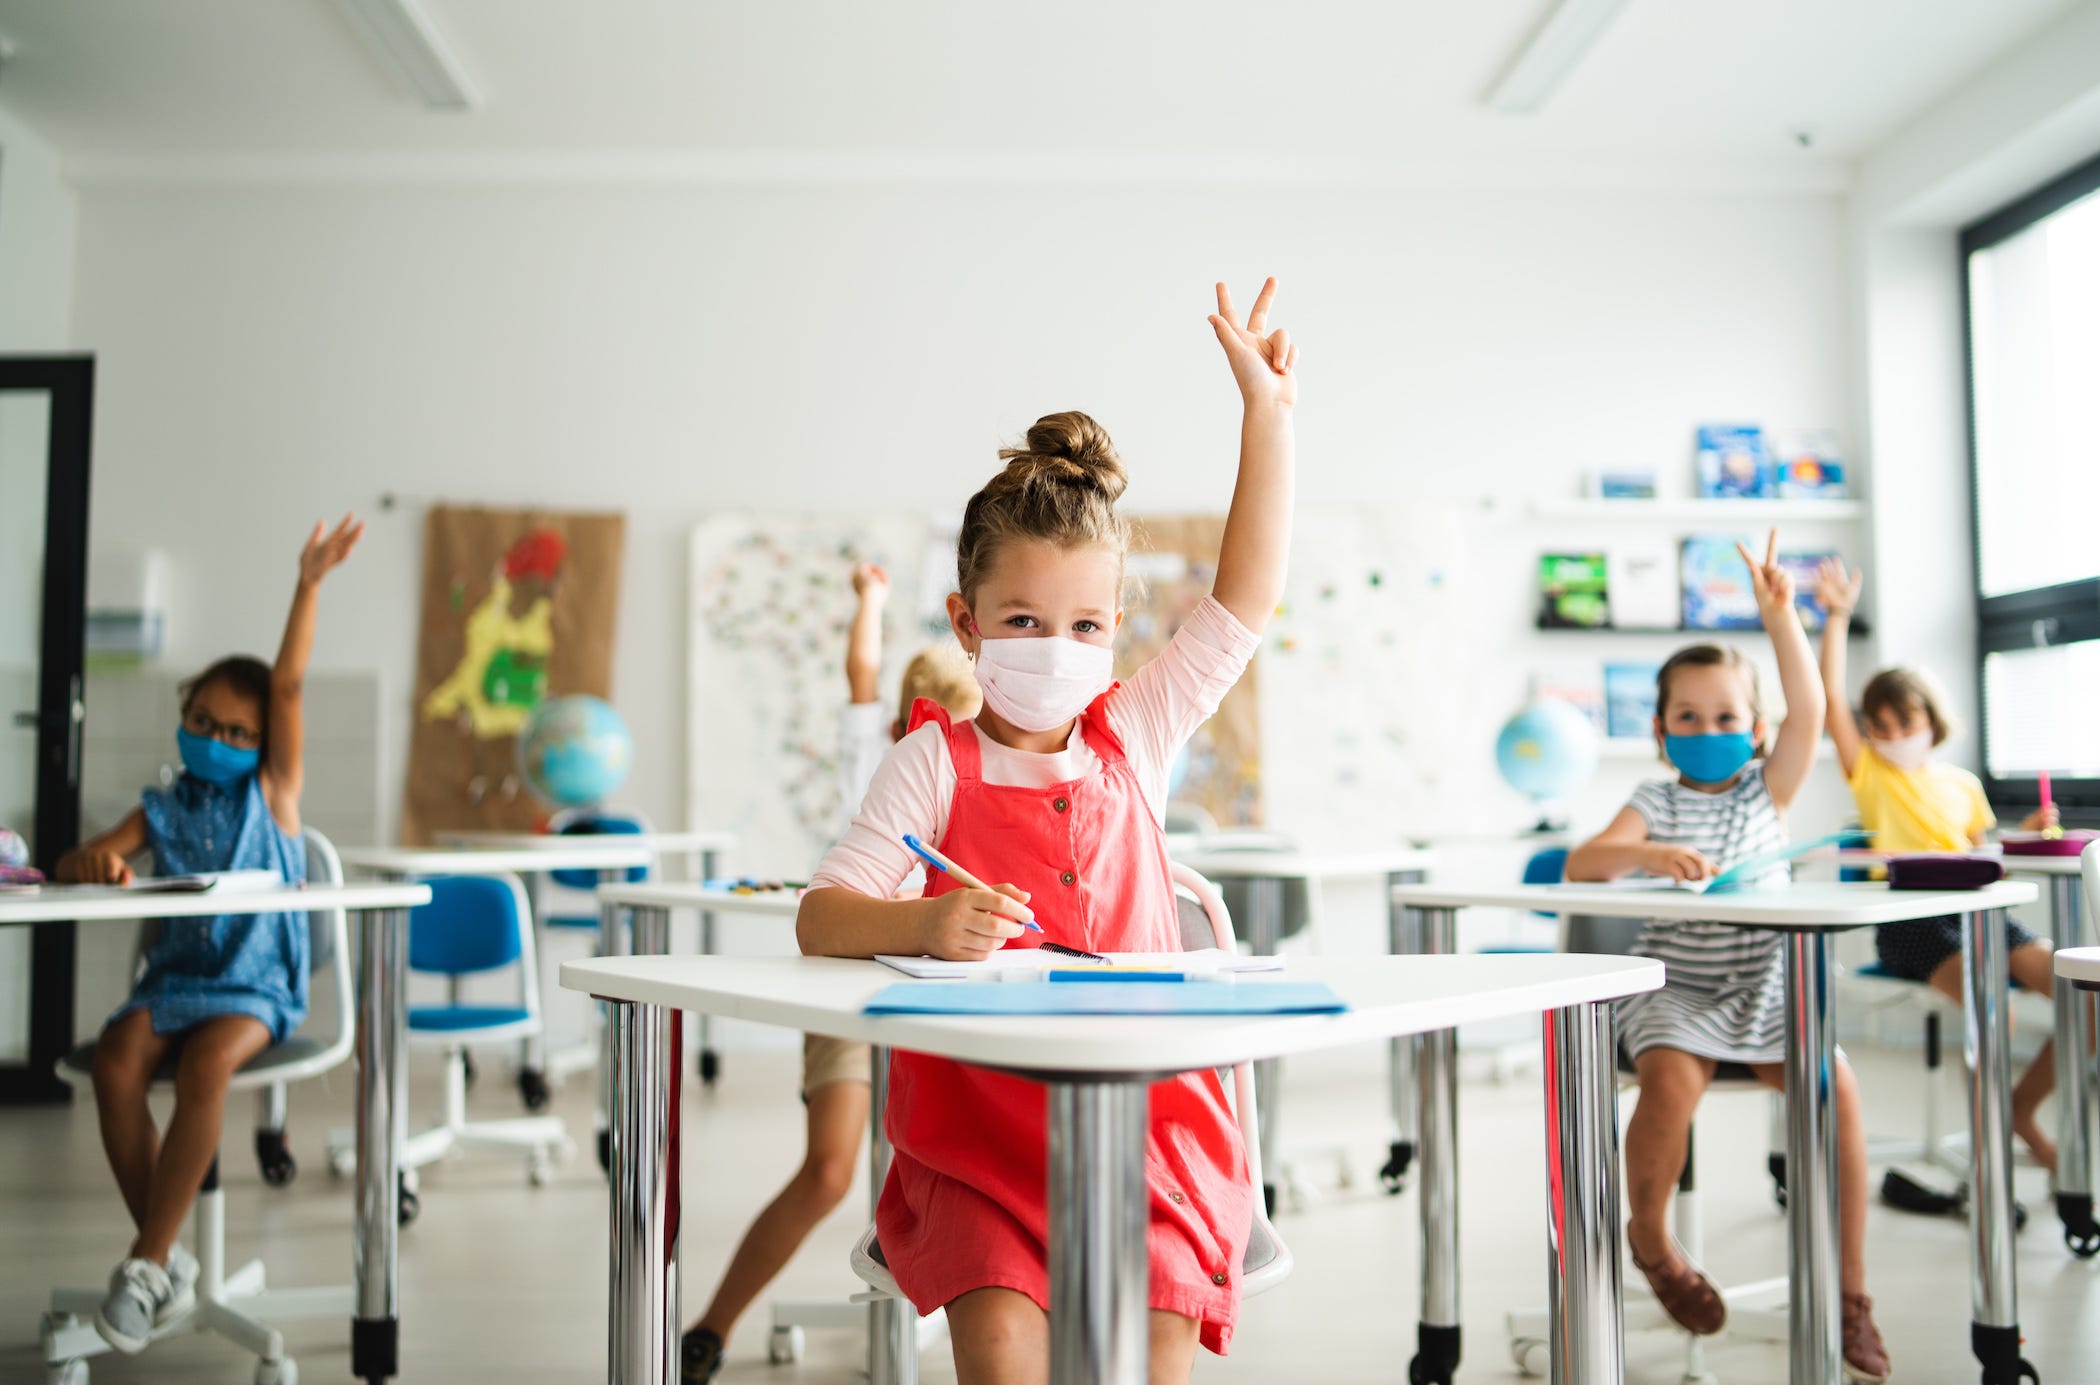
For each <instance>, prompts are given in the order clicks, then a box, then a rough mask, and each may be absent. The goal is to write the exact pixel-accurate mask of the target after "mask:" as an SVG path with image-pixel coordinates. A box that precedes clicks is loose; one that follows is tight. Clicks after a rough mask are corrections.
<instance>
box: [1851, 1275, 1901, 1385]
mask: <svg viewBox="0 0 2100 1385" xmlns="http://www.w3.org/2000/svg"><path fill="white" fill-rule="evenodd" d="M1840 1302H1841V1307H1842V1308H1843V1310H1844V1322H1843V1332H1844V1337H1845V1379H1847V1380H1849V1381H1851V1382H1852V1385H1882V1382H1883V1381H1885V1380H1887V1379H1888V1378H1889V1353H1888V1348H1887V1347H1884V1346H1883V1345H1882V1344H1881V1329H1880V1328H1878V1327H1876V1326H1874V1300H1873V1299H1871V1298H1868V1297H1867V1296H1866V1295H1865V1294H1846V1295H1844V1296H1843V1298H1842V1300H1841V1301H1840Z"/></svg>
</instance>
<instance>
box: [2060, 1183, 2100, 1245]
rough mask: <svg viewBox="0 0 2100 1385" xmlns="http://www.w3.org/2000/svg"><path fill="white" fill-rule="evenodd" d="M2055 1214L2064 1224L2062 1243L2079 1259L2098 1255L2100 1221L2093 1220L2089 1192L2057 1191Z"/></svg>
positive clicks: (2091, 1198) (2091, 1200)
mask: <svg viewBox="0 0 2100 1385" xmlns="http://www.w3.org/2000/svg"><path fill="white" fill-rule="evenodd" d="M2056 1215H2057V1217H2058V1218H2059V1219H2060V1220H2061V1221H2062V1222H2063V1224H2064V1245H2065V1246H2066V1247H2067V1248H2068V1249H2069V1250H2070V1252H2071V1253H2072V1254H2073V1255H2075V1256H2077V1257H2078V1258H2079V1259H2081V1260H2090V1259H2092V1258H2093V1257H2094V1256H2095V1255H2100V1222H2095V1221H2094V1220H2093V1195H2092V1194H2091V1193H2058V1194H2057V1195H2056Z"/></svg>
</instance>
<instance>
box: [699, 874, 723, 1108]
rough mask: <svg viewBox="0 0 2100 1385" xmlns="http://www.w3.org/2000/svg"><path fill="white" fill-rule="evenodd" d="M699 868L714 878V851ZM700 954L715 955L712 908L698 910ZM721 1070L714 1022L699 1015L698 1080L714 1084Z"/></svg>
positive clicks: (708, 876) (710, 877)
mask: <svg viewBox="0 0 2100 1385" xmlns="http://www.w3.org/2000/svg"><path fill="white" fill-rule="evenodd" d="M700 862H701V869H702V870H704V871H706V873H707V878H708V879H709V880H712V879H714V878H715V853H713V852H712V851H710V852H707V853H706V854H704V855H703V856H702V857H701V858H700ZM700 955H701V956H702V957H712V956H714V955H715V916H714V913H713V911H712V910H708V909H702V910H701V911H700ZM721 1070H722V1060H721V1058H720V1057H719V1056H718V1055H717V1054H716V1053H715V1022H714V1018H713V1016H711V1015H702V1016H700V1080H701V1081H702V1082H705V1083H706V1084H708V1085H709V1086H713V1085H714V1081H715V1075H716V1074H717V1073H719V1072H721Z"/></svg>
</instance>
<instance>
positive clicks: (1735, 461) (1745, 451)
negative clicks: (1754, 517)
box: [1699, 423, 1772, 500]
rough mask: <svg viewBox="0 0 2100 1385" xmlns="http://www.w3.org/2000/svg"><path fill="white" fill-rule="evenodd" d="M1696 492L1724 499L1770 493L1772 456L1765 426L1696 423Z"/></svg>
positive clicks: (1747, 497)
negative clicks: (1697, 467) (1766, 444)
mask: <svg viewBox="0 0 2100 1385" xmlns="http://www.w3.org/2000/svg"><path fill="white" fill-rule="evenodd" d="M1699 494H1701V495H1703V496H1706V497H1708V498H1711V499H1723V500H1743V499H1761V498H1763V497H1765V496H1769V495H1771V494H1772V459H1771V455H1770V454H1769V453H1768V452H1767V451H1766V450H1765V434H1764V429H1762V428H1760V427H1758V426H1757V425H1756V424H1754V423H1703V424H1701V425H1699Z"/></svg>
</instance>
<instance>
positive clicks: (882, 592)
mask: <svg viewBox="0 0 2100 1385" xmlns="http://www.w3.org/2000/svg"><path fill="white" fill-rule="evenodd" d="M853 594H854V595H855V596H857V597H859V598H860V599H861V600H863V601H880V600H882V599H883V598H884V597H886V596H888V595H889V594H890V575H889V574H888V573H887V572H885V571H883V570H882V566H881V564H879V563H855V564H854V565H853Z"/></svg>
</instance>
